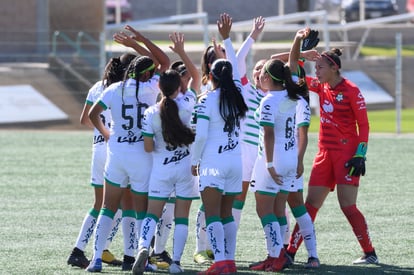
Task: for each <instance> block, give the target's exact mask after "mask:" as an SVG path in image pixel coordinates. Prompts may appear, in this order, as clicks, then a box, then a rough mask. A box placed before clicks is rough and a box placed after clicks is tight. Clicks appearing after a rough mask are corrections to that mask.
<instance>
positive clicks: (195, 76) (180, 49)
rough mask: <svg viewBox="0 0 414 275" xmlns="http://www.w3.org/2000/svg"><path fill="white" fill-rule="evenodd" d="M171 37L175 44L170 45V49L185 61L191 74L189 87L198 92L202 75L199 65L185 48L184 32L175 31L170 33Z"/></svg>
mask: <svg viewBox="0 0 414 275" xmlns="http://www.w3.org/2000/svg"><path fill="white" fill-rule="evenodd" d="M169 37H170V39H171V41H172V42H173V43H174V45H173V46H169V47H170V49H171V50H172V51H173V52H175V53H176V54H178V56H179V57H180V58H181V60H182V61H183V62H184V65H185V68H186V69H187V72H188V73H189V74H190V76H191V79H190V82H189V84H188V86H189V88H190V89H193V90H194V91H196V92H197V93H198V92H199V91H200V85H201V76H200V74H199V73H198V69H197V67H196V66H195V65H194V63H193V62H192V61H191V59H190V58H189V57H188V55H187V53H186V52H185V50H184V34H182V33H176V32H175V33H173V34H170V35H169Z"/></svg>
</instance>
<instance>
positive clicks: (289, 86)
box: [264, 59, 308, 100]
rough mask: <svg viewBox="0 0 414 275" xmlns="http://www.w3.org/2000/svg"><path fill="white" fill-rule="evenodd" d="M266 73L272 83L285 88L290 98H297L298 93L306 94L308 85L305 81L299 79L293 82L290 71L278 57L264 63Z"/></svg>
mask: <svg viewBox="0 0 414 275" xmlns="http://www.w3.org/2000/svg"><path fill="white" fill-rule="evenodd" d="M264 69H265V71H266V73H268V74H269V76H270V78H271V79H272V81H273V83H276V84H279V85H282V86H284V87H285V88H286V90H287V93H288V97H289V98H290V99H292V100H297V99H298V98H299V97H298V96H299V95H301V96H307V95H308V86H307V85H306V82H304V81H300V82H299V83H295V82H294V81H293V79H292V73H291V71H290V69H289V67H287V66H285V63H283V62H282V61H280V60H278V59H270V60H269V61H267V62H266V64H265V65H264Z"/></svg>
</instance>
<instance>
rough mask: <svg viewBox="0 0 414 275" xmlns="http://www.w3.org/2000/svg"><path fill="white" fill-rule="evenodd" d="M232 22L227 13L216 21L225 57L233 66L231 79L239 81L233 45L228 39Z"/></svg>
mask: <svg viewBox="0 0 414 275" xmlns="http://www.w3.org/2000/svg"><path fill="white" fill-rule="evenodd" d="M232 24H233V20H232V18H231V17H230V15H228V14H227V13H223V14H221V15H220V19H219V20H218V21H217V28H218V31H219V33H220V35H221V38H222V39H223V44H224V48H225V50H226V57H227V59H228V60H229V61H230V63H231V64H232V65H233V79H235V80H238V81H240V74H239V69H238V68H237V58H236V52H235V51H234V48H233V44H232V43H231V39H230V31H231V26H232Z"/></svg>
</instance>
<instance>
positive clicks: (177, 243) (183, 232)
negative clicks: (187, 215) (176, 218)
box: [172, 219, 188, 261]
mask: <svg viewBox="0 0 414 275" xmlns="http://www.w3.org/2000/svg"><path fill="white" fill-rule="evenodd" d="M187 237H188V219H187V224H185V223H175V228H174V239H173V256H172V260H173V261H180V260H181V257H182V255H183V252H184V247H185V243H186V242H187Z"/></svg>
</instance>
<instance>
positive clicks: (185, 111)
mask: <svg viewBox="0 0 414 275" xmlns="http://www.w3.org/2000/svg"><path fill="white" fill-rule="evenodd" d="M175 102H176V103H177V105H178V110H179V116H180V118H181V121H182V122H183V123H184V124H185V125H187V126H188V127H190V121H191V117H192V112H193V110H194V105H195V102H196V94H195V93H194V92H193V91H191V90H188V91H187V92H186V93H185V94H184V95H182V94H181V93H180V94H179V95H178V96H177V98H175ZM142 125H143V128H142V134H143V135H144V136H148V137H153V138H154V151H153V163H154V166H158V165H164V166H165V165H171V164H172V165H174V164H177V163H179V162H180V160H181V159H182V158H184V157H187V156H188V159H189V148H188V147H187V146H185V147H177V148H170V147H171V146H169V145H168V144H166V143H165V141H164V138H163V135H162V127H161V117H160V107H159V104H158V103H157V104H155V105H153V106H151V107H150V108H148V109H147V110H146V111H145V116H144V120H143V123H142ZM187 168H188V171H189V172H190V169H189V166H188V167H187Z"/></svg>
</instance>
